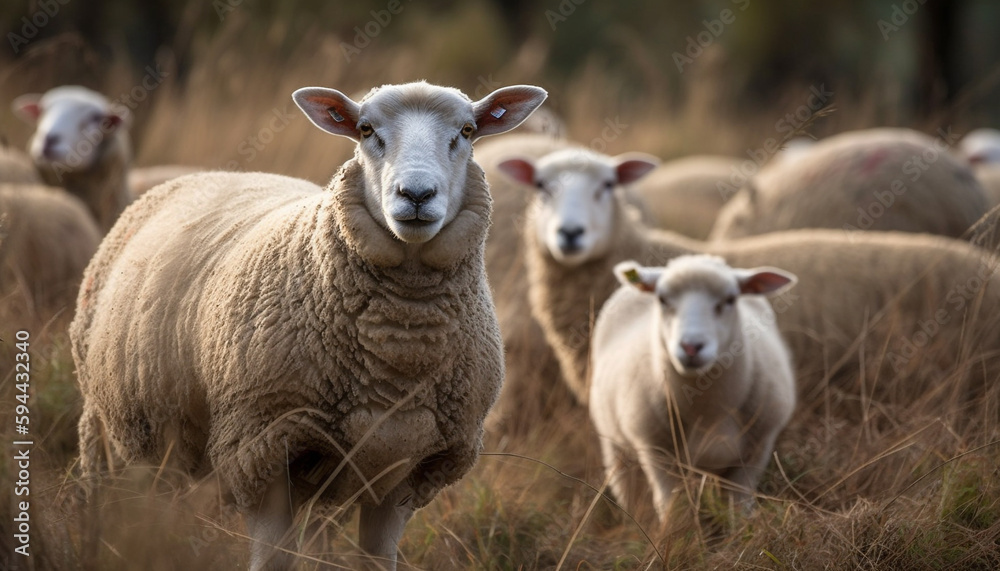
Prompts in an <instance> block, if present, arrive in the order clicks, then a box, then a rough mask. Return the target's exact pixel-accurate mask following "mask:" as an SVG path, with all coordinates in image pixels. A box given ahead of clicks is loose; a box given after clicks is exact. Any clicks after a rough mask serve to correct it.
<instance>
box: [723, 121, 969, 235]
mask: <svg viewBox="0 0 1000 571" xmlns="http://www.w3.org/2000/svg"><path fill="white" fill-rule="evenodd" d="M946 145H947V142H945V141H941V140H935V139H932V138H931V137H928V136H926V135H922V134H920V133H917V132H915V131H909V130H905V129H871V130H867V131H857V132H852V133H844V134H841V135H837V136H835V137H830V138H828V139H824V140H823V141H821V142H819V143H817V144H816V145H815V146H814V147H813V148H812V150H810V151H806V152H805V154H803V155H802V156H801V157H800V158H799V159H798V160H795V161H784V162H779V163H777V164H774V165H770V166H768V167H766V168H764V169H762V170H761V172H760V173H759V174H758V175H757V176H756V177H754V178H753V179H751V181H750V182H749V183H748V184H746V185H744V187H743V188H742V189H741V190H740V192H739V193H737V195H736V196H734V197H733V199H732V200H730V201H729V203H728V204H727V205H726V206H725V207H724V208H723V209H722V211H721V212H720V213H719V218H718V220H717V221H716V224H715V227H714V228H713V229H712V233H711V238H712V239H723V238H728V239H732V238H740V237H744V236H752V235H756V234H762V233H765V232H777V231H781V230H794V229H799V228H840V229H843V230H848V231H857V230H898V231H904V232H927V233H931V234H940V235H942V236H952V237H958V236H961V235H962V234H963V233H964V232H965V231H966V230H967V229H968V228H969V226H971V225H972V224H973V223H974V222H975V221H976V220H978V219H979V218H980V217H981V216H982V215H983V214H985V213H986V211H987V210H988V209H989V208H988V205H987V201H986V196H985V191H984V190H983V189H982V187H981V186H980V185H979V183H978V182H977V181H976V179H975V177H974V176H973V175H972V173H971V171H970V170H969V169H968V168H967V167H965V166H964V165H962V164H960V163H959V162H957V161H955V160H954V159H953V158H952V157H951V156H950V154H949V153H947V152H946V149H947V146H946Z"/></svg>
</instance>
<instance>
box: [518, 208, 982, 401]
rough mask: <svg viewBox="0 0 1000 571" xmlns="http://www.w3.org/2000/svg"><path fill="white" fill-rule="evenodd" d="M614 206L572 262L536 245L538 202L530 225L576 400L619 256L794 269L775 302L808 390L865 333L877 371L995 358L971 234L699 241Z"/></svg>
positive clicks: (550, 319)
mask: <svg viewBox="0 0 1000 571" xmlns="http://www.w3.org/2000/svg"><path fill="white" fill-rule="evenodd" d="M616 211H617V221H616V223H615V224H614V232H615V234H614V239H613V240H612V245H611V247H610V250H609V252H608V253H607V254H605V255H603V256H600V257H598V258H596V259H594V260H591V261H588V262H586V263H584V264H581V265H579V266H575V267H567V266H563V265H561V264H559V263H558V262H556V261H555V260H554V259H553V258H552V256H551V255H550V254H549V253H548V250H547V249H546V248H545V246H544V245H540V244H539V243H538V241H537V238H536V236H535V230H534V228H535V224H534V221H533V220H532V219H531V217H532V216H534V210H533V209H532V210H529V220H528V222H527V224H526V232H527V233H526V235H525V239H526V241H527V243H528V249H527V266H528V277H529V282H530V298H531V309H532V313H533V314H534V316H535V318H536V319H537V320H538V322H539V324H541V326H542V329H543V331H544V332H545V337H546V339H547V340H548V341H549V343H550V345H551V346H552V347H553V349H554V351H555V353H556V356H557V357H558V359H559V364H560V367H561V369H562V374H563V379H564V380H565V381H566V382H567V384H568V385H569V387H570V388H571V389H572V390H573V392H574V393H575V394H576V396H577V398H578V400H580V402H586V398H587V396H588V388H587V380H588V379H587V374H588V370H587V369H588V358H589V352H590V337H591V330H592V328H593V323H594V318H595V317H596V315H597V314H598V312H599V311H600V309H601V307H602V306H603V305H604V302H605V301H607V299H608V297H609V296H610V295H611V294H612V293H613V292H614V290H615V289H616V288H617V280H616V279H615V277H614V275H613V274H612V271H611V270H612V268H613V267H614V265H615V264H617V263H618V262H621V261H625V260H629V259H632V260H636V261H638V262H639V263H641V264H643V265H664V264H666V263H667V262H668V261H669V260H671V259H673V258H675V257H677V256H679V255H682V254H691V253H703V254H715V255H718V256H722V257H723V258H724V259H725V260H726V262H727V263H728V264H729V265H731V266H733V267H742V268H749V267H756V266H776V267H780V268H782V269H784V270H787V271H790V272H792V273H794V274H795V275H796V276H798V278H799V282H798V285H797V286H796V287H795V288H794V289H793V290H792V291H790V292H787V293H785V294H783V295H782V296H779V297H778V298H776V300H775V302H774V306H775V309H776V312H777V319H778V327H779V328H780V330H781V332H782V334H783V335H784V337H785V339H786V340H787V341H788V345H789V348H790V349H791V351H792V354H793V356H794V361H795V362H796V368H797V371H796V377H797V378H798V379H799V382H800V385H799V386H800V388H807V389H808V390H812V389H815V388H816V387H817V386H818V384H819V383H821V382H822V381H823V380H824V379H827V378H828V375H831V374H833V373H834V372H836V371H851V370H853V371H857V365H858V345H857V344H858V342H859V341H858V340H859V338H862V337H863V338H864V339H863V340H864V342H865V343H866V346H867V347H868V349H867V351H868V354H869V355H880V356H882V355H884V356H885V359H884V360H883V361H882V364H883V365H884V369H885V370H886V371H887V372H888V373H889V374H893V375H895V374H897V373H904V372H908V371H909V372H912V371H913V370H914V368H917V367H920V366H921V364H923V365H931V364H932V365H933V367H935V368H936V369H937V370H940V371H942V372H947V371H949V370H952V368H953V367H954V366H956V364H957V363H959V362H960V361H961V360H962V359H966V365H967V366H968V368H969V370H974V369H975V368H976V367H979V368H980V369H983V370H993V369H994V368H995V367H996V366H1000V362H998V361H1000V319H998V318H996V315H1000V272H998V260H997V259H996V258H995V257H993V256H992V255H990V254H989V253H986V252H984V251H983V250H980V249H978V248H975V247H972V246H970V245H969V244H967V243H963V242H961V241H958V240H953V239H949V238H943V237H940V236H932V235H920V234H907V233H901V232H855V233H850V234H847V233H845V232H843V231H835V230H795V231H787V232H777V233H773V234H767V235H763V236H757V237H752V238H747V239H743V240H740V241H734V242H725V241H723V242H708V243H705V242H699V241H695V240H691V239H688V238H685V237H683V236H680V235H678V234H674V233H671V232H659V231H651V230H647V229H645V228H642V227H641V225H638V224H636V223H635V221H634V220H630V219H629V217H628V216H627V215H626V213H625V212H624V208H623V207H622V205H621V203H620V202H617V203H616ZM928 330H929V331H931V333H929V334H928V333H926V331H928ZM876 333H877V334H876ZM931 342H933V344H934V345H935V347H936V348H937V350H935V351H934V352H933V354H932V355H929V354H928V352H927V351H921V350H920V349H921V348H922V347H923V346H925V344H927V343H931ZM942 344H944V345H942ZM977 360H980V361H981V362H978V364H977ZM852 367H853V369H852Z"/></svg>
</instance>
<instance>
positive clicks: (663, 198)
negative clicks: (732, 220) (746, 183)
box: [636, 155, 740, 240]
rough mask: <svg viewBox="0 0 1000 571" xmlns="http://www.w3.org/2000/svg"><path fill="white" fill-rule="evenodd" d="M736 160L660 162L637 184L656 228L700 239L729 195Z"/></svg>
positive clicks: (706, 158)
mask: <svg viewBox="0 0 1000 571" xmlns="http://www.w3.org/2000/svg"><path fill="white" fill-rule="evenodd" d="M739 164H740V161H739V160H737V159H733V158H729V157H720V156H711V155H701V156H691V157H685V158H682V159H676V160H673V161H670V162H667V163H664V164H662V165H660V166H659V167H657V168H656V169H655V170H653V172H651V173H649V176H646V177H645V178H643V179H642V180H640V181H639V182H638V183H636V190H637V191H638V193H639V194H640V195H641V196H642V199H643V201H644V202H645V203H646V205H647V206H648V208H649V210H650V213H651V216H652V218H653V220H654V221H655V226H656V227H657V228H663V229H664V230H672V231H674V232H679V233H681V234H684V235H685V236H690V237H692V238H697V239H699V240H704V239H705V238H708V233H709V232H711V231H712V225H713V224H715V219H716V217H718V215H719V210H720V209H722V206H723V205H724V204H725V203H726V200H728V199H729V197H730V196H732V194H731V193H730V192H728V187H729V186H730V184H731V183H730V182H729V181H730V179H731V178H732V177H733V173H734V172H739Z"/></svg>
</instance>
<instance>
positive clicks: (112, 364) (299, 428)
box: [70, 82, 546, 569]
mask: <svg viewBox="0 0 1000 571" xmlns="http://www.w3.org/2000/svg"><path fill="white" fill-rule="evenodd" d="M545 97H546V93H545V91H544V90H542V89H540V88H538V87H533V86H513V87H506V88H502V89H498V90H497V91H494V92H493V93H491V94H489V95H487V96H486V97H485V98H483V99H481V100H479V101H476V102H473V101H471V100H470V99H469V98H468V97H466V96H465V95H464V94H462V93H461V92H460V91H458V90H456V89H452V88H445V87H438V86H433V85H429V84H427V83H424V82H418V83H411V84H405V85H386V86H383V87H380V88H376V89H374V90H373V91H372V92H370V93H369V94H368V95H367V96H366V97H365V98H364V99H363V100H362V101H361V102H360V103H355V102H354V101H352V100H351V99H350V98H348V97H347V96H345V95H344V94H343V93H341V92H339V91H336V90H333V89H326V88H319V87H309V88H302V89H299V90H297V91H296V92H295V93H294V94H293V98H294V100H295V102H296V104H297V105H298V106H299V107H300V108H301V109H302V111H303V112H304V113H305V114H306V115H307V116H308V117H309V119H310V120H311V121H312V122H313V123H314V124H315V125H316V126H317V127H319V128H320V129H322V130H324V131H326V132H328V133H332V134H334V135H340V136H345V137H349V138H351V139H353V140H355V141H357V143H358V146H357V148H356V151H355V156H354V158H353V159H351V160H349V161H348V162H347V163H345V164H344V165H343V166H342V167H341V169H340V171H339V172H338V174H337V175H336V176H335V178H334V180H333V181H332V182H331V184H330V186H329V187H328V188H327V189H326V190H325V191H321V189H320V188H319V187H316V186H315V185H313V184H312V183H309V182H306V181H302V180H296V179H292V178H287V177H283V176H278V175H270V174H262V173H220V172H215V173H202V174H193V175H188V176H185V177H182V178H179V179H174V180H173V181H170V182H167V183H165V184H164V185H161V186H159V187H157V188H156V189H154V190H153V191H151V192H149V193H147V194H146V195H144V196H143V197H142V198H141V199H139V200H138V201H137V202H136V203H135V204H134V205H133V206H131V207H130V208H129V209H128V210H127V211H126V212H125V213H124V214H123V215H122V217H121V218H120V219H119V221H118V223H117V224H116V225H115V227H114V228H113V229H112V231H111V232H110V233H109V234H108V236H107V238H106V239H105V240H104V242H103V243H102V245H101V248H100V250H99V251H98V253H97V255H96V256H95V257H94V260H93V261H92V263H91V264H90V266H89V267H88V269H87V272H86V274H85V277H84V286H83V287H82V288H81V291H80V296H79V298H78V309H77V312H78V313H77V316H76V318H75V320H74V321H73V323H72V325H71V327H70V339H71V342H72V349H73V357H74V360H75V362H76V365H77V369H78V372H79V380H80V387H81V392H82V394H83V396H84V408H83V415H82V417H81V420H80V451H81V465H82V468H83V471H84V474H85V476H86V477H87V479H88V480H90V479H93V478H95V477H96V475H97V474H98V473H99V471H100V468H101V467H100V465H101V463H102V461H101V456H102V453H103V450H104V449H105V447H104V446H102V438H106V439H107V442H108V449H110V450H111V451H112V452H113V454H112V458H106V460H107V462H108V463H109V465H111V466H113V465H114V464H115V463H116V457H117V459H120V460H123V461H125V462H129V463H132V462H154V463H159V462H161V461H163V460H164V458H165V457H166V455H167V454H168V450H169V451H170V452H169V455H170V458H171V461H172V462H174V463H175V464H177V465H178V467H179V468H180V469H182V470H184V471H187V472H188V473H190V474H192V475H195V476H202V475H205V474H207V473H209V472H214V473H215V475H216V477H217V478H218V480H219V481H220V482H221V484H222V485H223V486H224V489H225V491H226V494H227V497H229V498H231V499H232V501H234V502H235V504H236V506H237V507H238V508H239V509H241V510H242V512H243V513H244V515H245V516H246V517H247V519H248V528H249V532H250V536H251V537H252V539H253V548H252V553H251V569H265V568H266V569H279V568H287V566H288V565H289V564H290V563H291V558H290V556H289V554H288V552H287V551H284V547H283V548H282V551H280V552H278V549H277V548H275V547H272V546H286V547H290V545H289V544H288V542H287V537H289V536H290V535H291V534H289V533H287V532H288V531H289V530H290V528H291V526H292V524H293V520H292V514H293V513H302V510H299V508H300V507H301V506H302V505H303V503H304V502H305V501H306V500H307V499H309V498H312V500H311V501H315V502H319V507H322V506H323V505H326V506H341V505H345V506H346V505H350V504H352V503H354V502H355V501H356V502H357V503H358V504H360V506H361V517H360V543H361V547H362V548H363V549H364V550H365V552H366V553H368V554H369V555H370V557H371V559H370V560H369V563H370V564H372V565H375V564H376V563H377V562H382V563H383V564H384V565H385V566H386V567H388V568H390V569H393V568H395V561H396V546H397V542H398V540H399V538H400V536H401V534H402V532H403V528H404V526H405V524H406V521H407V520H408V519H409V518H410V516H411V515H412V513H413V511H414V510H415V509H417V508H420V507H422V506H424V505H426V504H427V503H428V502H430V501H431V499H433V498H434V496H435V495H436V494H437V492H438V491H439V490H440V489H441V488H443V487H444V486H446V485H448V484H451V483H452V482H454V481H456V480H457V479H459V478H460V477H461V476H462V475H463V474H465V472H467V471H468V470H469V469H470V468H471V466H472V465H473V463H474V462H475V461H476V459H477V456H478V454H479V449H480V447H481V442H482V437H483V421H484V418H485V417H486V414H487V411H488V410H489V407H490V406H491V405H492V403H493V401H494V400H495V398H496V396H497V393H498V391H499V389H500V384H501V380H502V378H503V353H502V351H503V349H502V345H501V339H500V332H499V328H498V326H497V320H496V314H495V311H494V308H493V302H492V299H491V297H490V292H489V286H488V284H487V281H486V274H485V268H484V263H483V249H484V241H485V238H486V232H487V227H488V224H489V216H490V202H491V201H490V196H489V192H488V187H487V184H486V181H485V178H484V176H483V172H482V169H481V168H480V167H479V166H478V164H477V163H476V162H475V161H474V160H473V158H472V147H471V145H472V142H473V141H475V140H478V139H480V138H481V137H485V136H487V135H494V134H498V133H502V132H505V131H508V130H510V129H513V128H514V127H516V126H517V125H518V124H520V123H521V122H522V121H523V120H524V119H525V118H526V117H527V116H528V115H529V114H530V113H531V112H532V111H533V110H534V109H535V108H536V107H538V105H540V104H541V103H542V101H543V100H544V99H545ZM289 498H291V504H290V500H289Z"/></svg>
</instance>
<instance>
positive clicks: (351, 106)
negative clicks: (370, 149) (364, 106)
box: [292, 87, 361, 141]
mask: <svg viewBox="0 0 1000 571" xmlns="http://www.w3.org/2000/svg"><path fill="white" fill-rule="evenodd" d="M292 99H293V100H294V101H295V104H296V105H298V106H299V109H301V110H302V112H303V113H305V114H306V117H308V118H309V120H310V121H312V124H313V125H316V126H317V127H319V128H320V129H323V130H324V131H326V132H327V133H330V134H332V135H340V136H341V137H347V138H348V139H354V140H355V141H360V140H361V135H360V134H359V133H358V113H359V112H360V111H361V106H360V105H358V104H357V103H355V102H354V100H352V99H351V98H350V97H348V96H346V95H344V94H343V93H341V92H339V91H337V90H336V89H328V88H326V87H303V88H302V89H296V90H295V93H292Z"/></svg>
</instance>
